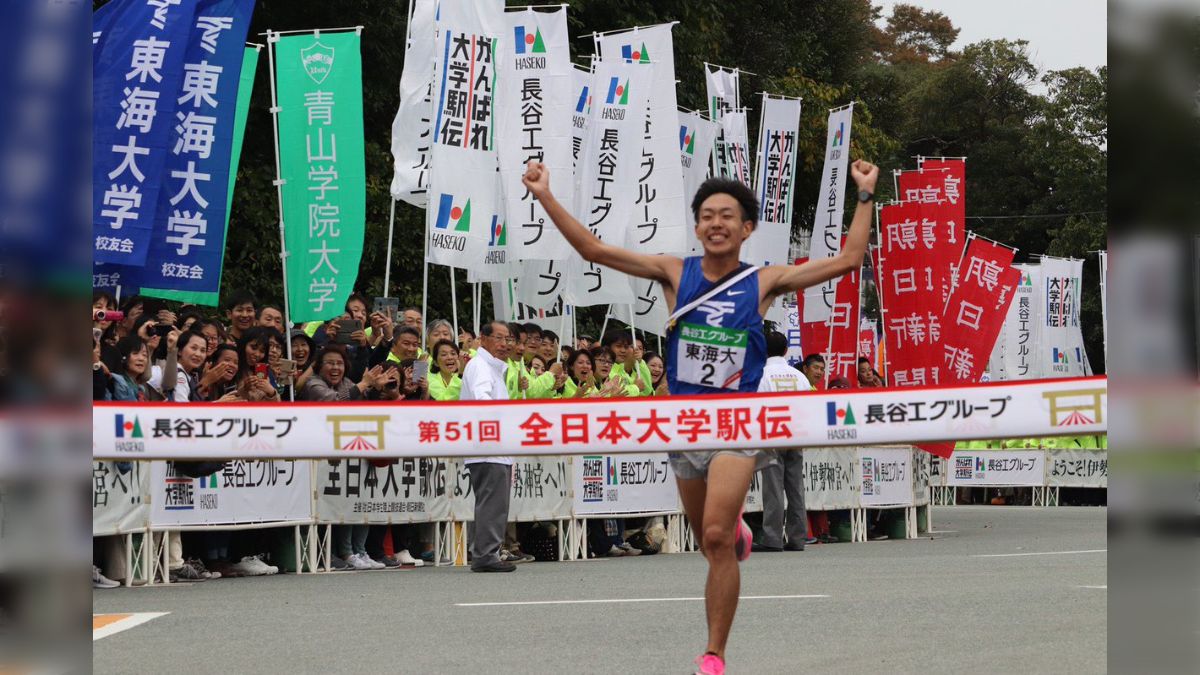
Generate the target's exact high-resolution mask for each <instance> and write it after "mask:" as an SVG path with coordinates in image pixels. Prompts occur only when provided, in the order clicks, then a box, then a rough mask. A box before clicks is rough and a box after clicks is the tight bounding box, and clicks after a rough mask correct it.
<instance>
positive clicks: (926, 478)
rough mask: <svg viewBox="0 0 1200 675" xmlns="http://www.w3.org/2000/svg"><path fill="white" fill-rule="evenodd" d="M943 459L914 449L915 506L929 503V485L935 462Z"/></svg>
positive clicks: (913, 484) (913, 502)
mask: <svg viewBox="0 0 1200 675" xmlns="http://www.w3.org/2000/svg"><path fill="white" fill-rule="evenodd" d="M935 459H941V458H940V457H934V456H933V455H931V454H929V453H928V452H925V451H924V450H919V449H917V448H913V449H912V490H913V500H912V505H913V506H925V505H926V504H928V503H929V484H930V479H931V475H930V474H931V473H932V470H933V460H935Z"/></svg>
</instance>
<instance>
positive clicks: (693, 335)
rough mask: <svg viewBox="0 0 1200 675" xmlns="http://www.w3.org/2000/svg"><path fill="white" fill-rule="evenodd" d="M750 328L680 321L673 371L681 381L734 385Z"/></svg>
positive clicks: (727, 386)
mask: <svg viewBox="0 0 1200 675" xmlns="http://www.w3.org/2000/svg"><path fill="white" fill-rule="evenodd" d="M749 335H750V334H749V331H744V330H736V329H733V328H722V327H720V326H702V325H698V324H694V323H680V324H679V351H678V352H677V353H676V363H675V373H676V378H677V379H678V380H679V381H680V382H687V383H688V384H698V385H701V386H705V387H715V388H717V389H734V390H736V389H737V388H738V385H739V384H741V381H742V367H743V366H744V365H745V363H746V345H747V344H748V343H749V339H750V338H749Z"/></svg>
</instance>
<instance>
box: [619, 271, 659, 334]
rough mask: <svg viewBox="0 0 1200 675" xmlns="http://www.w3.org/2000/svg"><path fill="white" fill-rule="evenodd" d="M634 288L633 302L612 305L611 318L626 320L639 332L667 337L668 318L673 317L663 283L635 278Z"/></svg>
mask: <svg viewBox="0 0 1200 675" xmlns="http://www.w3.org/2000/svg"><path fill="white" fill-rule="evenodd" d="M633 290H634V296H635V297H634V300H633V303H632V304H629V305H612V306H611V307H609V309H608V316H609V318H611V319H616V320H618V321H624V322H625V323H627V324H629V325H630V326H633V327H634V328H635V329H636V330H637V331H638V332H644V333H651V334H653V335H659V336H662V337H666V336H667V319H669V318H671V313H670V312H668V311H667V300H666V296H664V295H663V291H662V285H661V284H659V283H658V282H657V281H650V280H649V279H634V280H633ZM631 310H632V315H631V314H630V311H631Z"/></svg>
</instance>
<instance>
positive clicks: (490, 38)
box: [425, 0, 504, 270]
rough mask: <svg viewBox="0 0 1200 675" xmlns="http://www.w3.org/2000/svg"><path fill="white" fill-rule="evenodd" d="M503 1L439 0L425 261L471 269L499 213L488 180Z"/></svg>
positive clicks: (492, 178)
mask: <svg viewBox="0 0 1200 675" xmlns="http://www.w3.org/2000/svg"><path fill="white" fill-rule="evenodd" d="M503 15H504V12H503V4H502V3H495V2H490V1H489V2H486V3H478V4H477V3H474V2H468V1H467V0H442V2H441V4H440V6H439V9H438V19H437V26H438V37H437V49H436V55H437V56H436V59H437V60H436V61H435V63H434V111H433V120H434V124H433V149H432V166H431V171H430V182H429V192H430V200H429V208H428V209H427V210H426V212H425V213H426V229H427V232H428V237H429V262H433V263H437V264H439V265H450V266H452V267H459V268H462V269H468V270H469V269H473V268H477V267H478V266H479V265H480V261H482V260H483V259H484V257H485V256H486V255H487V249H488V242H489V241H491V240H492V239H493V236H494V235H495V234H496V226H495V216H496V214H499V213H501V210H500V206H501V200H500V194H499V189H498V188H499V182H498V181H497V179H496V148H495V133H494V129H495V123H494V122H495V120H494V119H493V113H494V111H495V106H494V97H493V94H494V92H495V89H496V87H497V86H504V85H501V83H500V81H499V80H498V79H497V68H496V66H497V64H496V59H497V55H496V39H497V36H498V35H500V34H501V32H502V31H503V29H504V16H503Z"/></svg>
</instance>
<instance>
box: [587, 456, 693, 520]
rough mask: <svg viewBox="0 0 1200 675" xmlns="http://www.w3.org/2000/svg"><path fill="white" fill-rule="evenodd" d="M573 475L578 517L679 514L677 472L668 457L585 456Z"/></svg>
mask: <svg viewBox="0 0 1200 675" xmlns="http://www.w3.org/2000/svg"><path fill="white" fill-rule="evenodd" d="M573 474H574V479H573V481H572V484H573V486H574V489H575V499H574V500H573V502H572V510H573V511H574V513H575V515H576V516H591V515H610V514H618V513H660V512H664V511H671V512H677V511H678V510H679V490H678V488H677V487H676V485H675V472H673V471H671V466H670V464H669V463H668V462H667V455H666V454H665V453H656V454H652V455H583V456H582V457H578V458H576V459H575V468H574V471H573Z"/></svg>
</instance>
